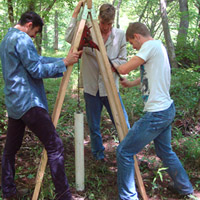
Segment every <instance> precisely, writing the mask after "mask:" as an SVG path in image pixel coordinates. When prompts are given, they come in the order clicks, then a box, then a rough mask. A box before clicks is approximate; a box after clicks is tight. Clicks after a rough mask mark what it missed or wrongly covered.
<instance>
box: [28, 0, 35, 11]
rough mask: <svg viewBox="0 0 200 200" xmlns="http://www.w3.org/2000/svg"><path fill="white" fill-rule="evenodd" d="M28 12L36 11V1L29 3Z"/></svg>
mask: <svg viewBox="0 0 200 200" xmlns="http://www.w3.org/2000/svg"><path fill="white" fill-rule="evenodd" d="M28 11H35V0H31V1H30V2H29V5H28Z"/></svg>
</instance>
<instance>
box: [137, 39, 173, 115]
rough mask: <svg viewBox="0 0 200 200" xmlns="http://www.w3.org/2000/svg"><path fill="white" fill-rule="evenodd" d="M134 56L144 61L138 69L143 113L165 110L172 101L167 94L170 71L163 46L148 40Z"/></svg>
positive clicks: (156, 41)
mask: <svg viewBox="0 0 200 200" xmlns="http://www.w3.org/2000/svg"><path fill="white" fill-rule="evenodd" d="M136 56H138V57H140V58H142V59H143V60H144V61H145V64H144V65H142V66H141V67H140V70H141V91H142V97H143V100H144V111H147V112H157V111H162V110H166V109H167V108H169V107H170V105H171V104H172V102H173V100H172V99H171V98H170V94H169V89H170V81H171V69H170V64H169V59H168V55H167V51H166V49H165V47H164V45H163V44H162V43H161V41H160V40H149V41H147V42H145V43H144V44H143V45H142V47H141V48H140V50H139V51H138V53H137V54H136Z"/></svg>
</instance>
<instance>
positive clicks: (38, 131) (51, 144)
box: [2, 107, 71, 200]
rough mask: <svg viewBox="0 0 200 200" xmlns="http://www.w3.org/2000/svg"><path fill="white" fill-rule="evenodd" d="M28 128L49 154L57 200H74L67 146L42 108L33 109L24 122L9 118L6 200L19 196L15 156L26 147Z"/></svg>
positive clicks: (5, 155)
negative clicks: (67, 168)
mask: <svg viewBox="0 0 200 200" xmlns="http://www.w3.org/2000/svg"><path fill="white" fill-rule="evenodd" d="M26 126H27V127H28V128H29V129H30V130H31V131H33V132H34V133H35V135H36V136H37V137H38V138H39V139H40V141H41V142H42V144H43V145H44V147H45V149H46V151H47V156H48V164H49V166H50V170H51V176H52V179H53V183H54V186H55V192H56V194H57V198H56V199H59V200H71V193H70V190H69V185H68V181H67V177H66V175H65V169H64V157H63V151H64V148H63V143H62V140H61V139H60V138H59V136H58V134H57V132H56V130H55V127H54V125H53V123H52V120H51V118H50V116H49V114H48V112H47V111H46V110H45V109H43V108H40V107H34V108H31V109H30V110H29V111H28V112H27V113H26V114H24V115H23V116H22V118H20V119H17V120H16V119H12V118H8V130H7V139H6V144H5V148H4V152H3V158H2V192H3V197H4V198H5V197H10V196H11V195H13V194H15V193H16V186H15V183H14V176H15V155H16V153H17V151H18V150H19V149H20V147H21V145H22V140H23V136H24V131H25V127H26Z"/></svg>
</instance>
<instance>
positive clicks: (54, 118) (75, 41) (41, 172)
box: [32, 19, 86, 200]
mask: <svg viewBox="0 0 200 200" xmlns="http://www.w3.org/2000/svg"><path fill="white" fill-rule="evenodd" d="M85 23H86V20H84V19H82V20H81V21H80V23H78V25H77V29H76V30H77V31H76V32H75V33H76V34H75V37H74V39H73V42H72V44H73V45H72V46H73V48H74V52H75V51H77V49H78V47H79V43H80V40H81V36H82V33H83V30H84V27H85ZM72 68H73V66H68V67H67V71H66V72H65V73H64V76H63V78H62V81H61V85H60V88H59V92H58V96H57V99H56V104H55V106H54V110H53V114H52V121H53V124H54V126H55V127H56V126H57V123H58V119H59V116H60V112H61V108H62V105H63V101H64V98H65V93H66V89H67V85H68V82H69V78H70V75H71V72H72ZM46 164H47V152H46V150H45V149H43V152H42V157H41V160H40V164H39V167H38V172H37V176H36V185H35V189H34V193H33V197H32V200H37V199H38V196H39V192H40V188H41V184H42V180H43V177H44V172H45V169H46Z"/></svg>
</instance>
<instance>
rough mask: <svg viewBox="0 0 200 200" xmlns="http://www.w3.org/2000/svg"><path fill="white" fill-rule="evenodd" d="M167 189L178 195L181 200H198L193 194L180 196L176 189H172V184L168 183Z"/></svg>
mask: <svg viewBox="0 0 200 200" xmlns="http://www.w3.org/2000/svg"><path fill="white" fill-rule="evenodd" d="M167 189H168V190H170V191H171V192H172V193H174V194H177V195H179V196H180V197H181V198H183V199H188V200H199V199H198V198H197V197H196V196H194V194H193V193H189V194H180V193H179V192H178V191H177V190H176V188H175V187H174V183H169V185H168V186H167Z"/></svg>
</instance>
